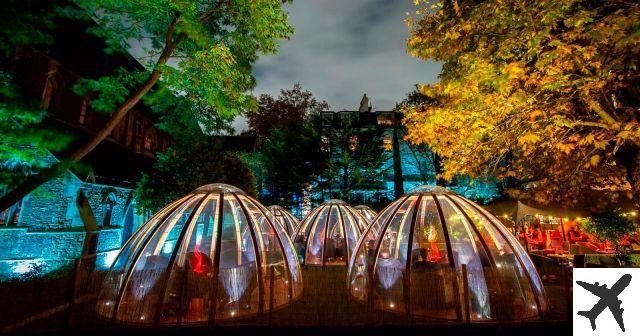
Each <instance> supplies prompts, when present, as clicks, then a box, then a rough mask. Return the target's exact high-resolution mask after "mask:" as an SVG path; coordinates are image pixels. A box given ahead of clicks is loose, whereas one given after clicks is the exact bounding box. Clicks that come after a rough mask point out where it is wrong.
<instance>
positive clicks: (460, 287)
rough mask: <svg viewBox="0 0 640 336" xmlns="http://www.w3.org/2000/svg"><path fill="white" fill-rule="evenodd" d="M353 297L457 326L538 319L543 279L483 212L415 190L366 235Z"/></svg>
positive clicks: (445, 194) (352, 275)
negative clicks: (464, 323)
mask: <svg viewBox="0 0 640 336" xmlns="http://www.w3.org/2000/svg"><path fill="white" fill-rule="evenodd" d="M347 281H348V283H347V285H348V291H349V293H350V295H352V296H353V297H355V298H356V299H358V300H361V301H363V302H366V303H367V304H368V305H370V307H372V308H375V309H378V310H387V311H394V312H398V313H404V314H406V315H407V316H409V317H411V318H413V319H423V320H452V321H458V322H465V321H466V322H482V321H507V320H510V321H513V320H525V319H535V318H539V317H540V316H541V315H542V314H543V313H544V312H546V311H547V309H548V304H547V299H546V295H545V292H544V288H543V286H542V282H541V280H540V277H539V275H538V273H537V271H536V269H535V267H534V265H533V263H532V262H531V259H530V258H529V256H528V255H527V253H526V252H525V251H524V249H523V248H522V246H520V244H519V243H518V242H517V240H516V239H515V238H514V237H513V236H512V235H511V234H510V233H509V231H508V230H507V229H506V228H505V227H504V226H503V225H502V223H500V221H499V220H498V219H497V218H496V217H495V216H493V215H491V214H490V213H489V212H487V211H486V210H484V209H482V208H481V207H480V206H478V205H476V204H474V203H473V202H471V201H469V200H467V199H465V198H463V197H461V196H458V195H456V194H454V193H452V192H450V191H447V190H443V189H439V190H433V189H428V188H423V189H419V190H418V191H412V192H409V193H407V194H405V195H404V196H402V197H401V198H399V199H398V200H396V201H394V202H393V203H391V204H390V205H389V206H387V208H385V209H384V210H383V211H382V212H381V213H380V214H379V215H378V217H377V218H376V220H375V221H374V223H373V224H372V225H370V226H369V228H368V229H367V231H366V232H365V233H363V235H362V237H361V239H360V240H359V242H358V245H357V248H356V252H355V253H354V255H353V256H352V258H351V259H350V261H349V273H348V277H347Z"/></svg>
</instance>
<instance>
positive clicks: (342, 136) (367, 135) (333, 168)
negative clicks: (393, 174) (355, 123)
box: [320, 125, 388, 201]
mask: <svg viewBox="0 0 640 336" xmlns="http://www.w3.org/2000/svg"><path fill="white" fill-rule="evenodd" d="M383 136H384V129H383V128H381V127H376V128H374V129H358V128H355V127H352V126H351V125H342V127H340V128H336V129H331V130H328V133H327V134H325V139H327V140H328V142H329V146H328V147H330V153H329V160H328V162H327V168H326V169H325V170H324V172H323V173H322V179H321V183H320V187H321V188H323V189H329V190H330V191H332V190H333V189H334V188H335V187H337V188H338V189H339V190H340V195H339V197H341V198H342V199H344V200H347V201H349V200H350V199H351V191H352V190H353V189H361V190H363V189H364V190H382V189H385V186H384V182H383V181H384V175H385V173H386V170H385V169H384V167H383V165H384V163H385V162H386V161H387V160H388V153H386V152H385V150H384V148H383V147H382V145H381V144H382V138H383Z"/></svg>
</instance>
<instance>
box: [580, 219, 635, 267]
mask: <svg viewBox="0 0 640 336" xmlns="http://www.w3.org/2000/svg"><path fill="white" fill-rule="evenodd" d="M580 226H581V228H582V229H583V230H584V231H585V232H587V233H590V234H593V235H595V236H596V237H598V238H599V239H601V240H603V241H610V242H611V243H612V244H613V245H614V246H615V250H616V254H617V256H618V259H619V260H620V261H622V262H625V263H626V262H629V260H630V259H629V257H628V255H629V253H630V252H631V244H630V243H629V236H630V235H631V234H633V233H635V232H636V231H637V230H638V227H637V225H636V223H635V222H634V221H633V220H632V219H631V218H628V217H625V216H623V215H622V214H621V211H619V210H617V211H610V212H605V213H601V214H596V215H593V216H591V217H590V218H587V219H586V220H585V221H584V222H582V223H581V225H580Z"/></svg>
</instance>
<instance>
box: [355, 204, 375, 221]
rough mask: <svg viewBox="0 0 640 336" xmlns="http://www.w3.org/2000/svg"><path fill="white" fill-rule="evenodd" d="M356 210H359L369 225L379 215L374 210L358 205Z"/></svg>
mask: <svg viewBox="0 0 640 336" xmlns="http://www.w3.org/2000/svg"><path fill="white" fill-rule="evenodd" d="M354 209H356V210H358V212H359V213H360V214H361V215H362V217H364V219H366V220H367V224H371V223H373V220H374V219H376V216H377V215H378V213H377V212H375V211H373V209H371V208H370V207H368V206H366V205H358V206H356V207H354ZM367 226H368V225H367Z"/></svg>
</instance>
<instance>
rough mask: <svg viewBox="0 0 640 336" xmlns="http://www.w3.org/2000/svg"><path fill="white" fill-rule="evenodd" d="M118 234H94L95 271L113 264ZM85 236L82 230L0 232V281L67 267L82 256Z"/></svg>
mask: <svg viewBox="0 0 640 336" xmlns="http://www.w3.org/2000/svg"><path fill="white" fill-rule="evenodd" d="M121 231H122V230H121V229H119V228H117V229H104V230H100V231H99V232H98V238H97V241H98V243H97V251H96V254H97V255H98V258H97V262H96V264H97V265H98V266H99V267H108V266H109V265H110V264H111V262H112V261H113V258H114V257H115V255H116V254H117V252H118V251H119V249H120V246H121V245H122V232H121ZM85 235H86V232H85V231H84V230H82V229H79V230H75V231H40V232H29V230H28V229H27V228H0V281H2V280H7V279H12V278H19V277H22V276H25V274H32V275H42V274H46V273H49V272H53V271H56V270H59V269H62V268H65V267H71V266H72V265H73V263H74V261H75V259H76V258H78V257H80V256H81V255H82V251H83V248H84V241H85ZM38 273H39V274H38Z"/></svg>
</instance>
